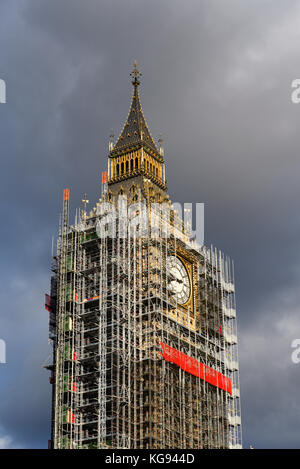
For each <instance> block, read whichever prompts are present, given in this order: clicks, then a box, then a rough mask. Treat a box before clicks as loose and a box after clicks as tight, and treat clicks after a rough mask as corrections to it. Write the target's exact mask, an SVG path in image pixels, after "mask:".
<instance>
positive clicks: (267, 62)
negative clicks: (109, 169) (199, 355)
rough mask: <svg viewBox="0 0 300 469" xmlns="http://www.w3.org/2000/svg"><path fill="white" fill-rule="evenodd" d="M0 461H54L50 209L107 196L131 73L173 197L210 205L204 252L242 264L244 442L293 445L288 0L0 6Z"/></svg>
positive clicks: (294, 108) (56, 0) (296, 263)
mask: <svg viewBox="0 0 300 469" xmlns="http://www.w3.org/2000/svg"><path fill="white" fill-rule="evenodd" d="M0 23H1V28H0V44H1V48H0V79H2V80H5V82H6V92H7V97H6V98H7V103H6V104H0V151H1V160H2V165H1V174H0V177H1V186H0V193H1V201H2V203H1V234H0V236H1V245H0V246H1V270H0V276H1V283H0V288H1V313H0V314H1V315H0V338H1V339H4V340H5V341H6V346H7V364H0V396H1V399H0V448H1V447H25V448H29V447H31V448H43V447H47V440H48V438H49V434H50V391H51V389H50V384H49V382H48V372H47V371H46V370H44V369H43V365H44V364H45V363H47V361H48V360H49V355H50V352H51V349H50V345H49V344H48V331H47V327H48V325H47V322H48V319H47V313H46V312H45V311H44V307H43V302H44V298H43V294H44V292H47V291H48V290H49V278H50V272H49V267H50V257H51V240H52V236H54V237H55V236H56V232H57V225H58V216H59V212H60V209H61V195H62V190H63V188H64V187H69V188H70V189H71V208H72V214H73V215H74V210H75V208H76V207H77V206H79V205H80V203H81V199H82V196H83V194H84V193H85V192H86V193H87V194H88V199H89V200H90V202H91V203H90V206H93V205H94V204H95V202H96V201H97V200H98V198H99V196H100V174H101V171H103V170H105V169H106V158H107V154H108V137H109V134H110V131H111V128H113V129H114V131H115V135H116V136H117V135H118V134H119V132H120V130H121V128H122V126H123V123H124V120H125V118H126V115H127V112H128V108H129V102H130V97H131V84H130V80H129V73H130V71H131V69H132V64H133V60H134V59H137V61H138V63H139V67H140V69H141V72H142V74H143V75H142V83H141V99H142V105H143V110H144V113H145V116H146V119H147V122H148V124H149V127H150V129H151V133H152V135H153V137H154V138H155V139H157V138H158V136H159V135H160V134H162V135H163V140H164V148H165V159H166V163H167V179H168V188H169V193H170V196H171V198H172V200H173V201H174V202H175V201H178V202H179V201H180V202H204V203H205V239H206V242H207V244H210V243H212V244H214V245H216V246H217V247H219V248H220V249H222V250H223V251H224V252H225V253H226V254H228V255H229V256H230V257H232V258H233V259H234V260H235V276H236V292H237V307H238V328H239V340H240V342H239V344H240V379H241V396H242V418H243V440H244V441H243V442H244V446H245V447H249V445H250V444H252V445H253V446H254V447H255V448H261V447H268V448H279V447H286V448H287V447H293V448H298V447H299V441H300V430H299V421H300V405H299V404H298V392H297V391H298V388H299V386H300V377H299V365H298V366H297V365H295V364H293V363H292V361H291V352H292V349H291V342H292V340H293V339H295V338H297V337H300V319H299V299H300V298H299V279H300V246H299V245H300V220H299V215H298V201H299V195H300V184H299V174H300V171H299V170H300V158H299V131H298V126H299V119H300V105H295V104H293V103H292V102H291V98H290V96H291V82H292V80H294V79H295V78H299V77H300V65H299V64H300V50H299V40H300V5H299V4H298V3H297V2H294V1H292V0H278V1H276V2H274V1H270V0H251V1H250V0H248V1H247V2H244V1H241V0H239V1H238V0H227V1H226V2H222V1H217V0H200V1H199V0H187V1H185V2H182V1H179V0H172V1H171V0H160V1H158V0H152V1H151V2H147V1H146V0H125V1H124V0H122V1H121V0H114V1H113V2H111V1H108V0H107V1H101V0H85V1H84V2H82V1H80V0H51V2H49V1H46V0H39V1H38V2H36V1H34V0H27V1H21V0H18V1H17V0H6V1H2V2H1V4H0Z"/></svg>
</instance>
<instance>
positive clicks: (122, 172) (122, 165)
mask: <svg viewBox="0 0 300 469" xmlns="http://www.w3.org/2000/svg"><path fill="white" fill-rule="evenodd" d="M122 174H124V163H121V175H122Z"/></svg>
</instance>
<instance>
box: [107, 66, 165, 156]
mask: <svg viewBox="0 0 300 469" xmlns="http://www.w3.org/2000/svg"><path fill="white" fill-rule="evenodd" d="M130 76H131V77H132V84H133V95H132V100H131V105H130V110H129V113H128V116H127V119H126V122H125V125H124V127H123V129H122V132H121V134H120V136H119V138H118V140H117V142H116V144H115V145H114V147H113V150H112V151H111V156H114V155H115V154H116V153H119V151H121V150H126V149H127V148H131V147H135V148H136V147H137V146H138V147H140V146H142V145H143V146H144V148H145V149H146V150H147V149H148V150H150V152H151V153H153V152H154V153H155V156H156V157H157V158H158V159H161V156H160V153H159V151H158V149H157V148H156V145H155V143H154V140H153V138H152V136H151V134H150V131H149V128H148V125H147V123H146V120H145V117H144V114H143V110H142V105H141V101H140V95H139V90H138V88H139V85H140V81H139V78H140V76H141V73H140V72H139V70H138V68H137V62H136V60H135V61H134V68H133V71H132V72H131V74H130Z"/></svg>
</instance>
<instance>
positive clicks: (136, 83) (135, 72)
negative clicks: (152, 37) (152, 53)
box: [130, 60, 142, 86]
mask: <svg viewBox="0 0 300 469" xmlns="http://www.w3.org/2000/svg"><path fill="white" fill-rule="evenodd" d="M141 75H142V74H141V72H140V71H139V69H138V68H137V61H136V60H135V61H134V64H133V70H132V72H131V74H130V76H131V77H132V78H133V80H132V82H131V83H132V84H133V86H139V84H140V81H139V78H140V76H141Z"/></svg>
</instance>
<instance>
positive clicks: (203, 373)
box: [160, 342, 232, 395]
mask: <svg viewBox="0 0 300 469" xmlns="http://www.w3.org/2000/svg"><path fill="white" fill-rule="evenodd" d="M160 345H161V347H162V349H163V353H162V356H163V357H164V359H165V360H166V361H167V362H171V363H174V364H175V365H177V366H179V367H180V368H181V369H182V370H184V371H187V372H188V373H190V374H191V375H194V376H198V377H199V378H200V379H203V380H204V381H206V382H207V383H209V384H212V385H213V386H216V387H217V388H220V389H223V390H224V391H226V392H228V393H229V394H230V395H232V389H231V380H230V379H229V378H227V377H226V376H224V375H222V373H220V372H219V371H216V370H214V369H213V368H210V367H209V366H206V365H204V363H201V362H199V361H198V360H196V359H195V358H192V357H189V356H188V355H186V354H185V353H183V352H180V351H179V350H176V349H175V348H173V347H170V345H167V344H164V343H162V342H160Z"/></svg>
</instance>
